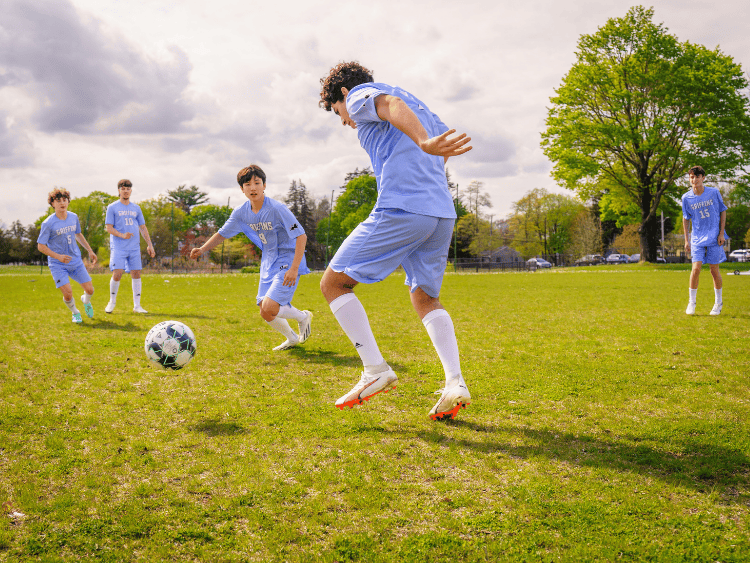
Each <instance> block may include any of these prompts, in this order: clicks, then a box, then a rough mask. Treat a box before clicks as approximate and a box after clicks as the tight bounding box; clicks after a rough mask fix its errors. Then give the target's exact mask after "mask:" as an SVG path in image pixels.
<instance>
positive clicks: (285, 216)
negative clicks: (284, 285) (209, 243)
mask: <svg viewBox="0 0 750 563" xmlns="http://www.w3.org/2000/svg"><path fill="white" fill-rule="evenodd" d="M241 232H242V233H245V234H246V235H247V237H248V238H249V239H250V240H251V241H252V242H253V244H255V245H256V246H258V247H259V248H260V249H261V259H260V275H261V278H262V279H263V280H265V281H269V280H270V279H271V278H273V277H274V276H275V275H276V274H278V273H279V272H280V271H282V270H287V269H289V267H290V266H291V265H292V262H293V261H294V249H295V246H296V244H297V237H299V236H300V235H304V234H305V230H304V229H303V228H302V225H301V224H300V222H299V221H297V219H296V218H295V217H294V214H292V212H291V211H289V209H288V208H287V207H286V205H284V204H283V203H280V202H278V201H276V200H275V199H271V198H270V197H267V196H266V197H265V198H264V200H263V205H262V206H261V208H260V211H258V213H254V212H253V208H252V203H251V202H250V201H249V200H248V201H246V202H245V203H243V204H242V205H240V206H239V207H238V208H236V209H235V210H234V211H232V214H231V215H230V217H229V220H228V221H227V222H226V223H224V226H223V227H222V228H221V229H219V234H220V235H221V236H223V237H224V238H232V237H233V236H235V235H236V234H239V233H241ZM298 272H299V274H300V275H303V274H309V273H310V270H309V269H308V268H307V262H306V260H305V257H304V256H303V257H302V262H300V265H299V270H298Z"/></svg>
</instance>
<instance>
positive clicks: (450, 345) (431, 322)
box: [422, 309, 463, 387]
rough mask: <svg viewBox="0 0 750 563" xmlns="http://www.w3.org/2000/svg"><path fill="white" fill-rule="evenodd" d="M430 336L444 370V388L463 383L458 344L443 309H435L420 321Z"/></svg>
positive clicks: (450, 321) (450, 322)
mask: <svg viewBox="0 0 750 563" xmlns="http://www.w3.org/2000/svg"><path fill="white" fill-rule="evenodd" d="M422 324H424V326H425V328H426V329H427V334H429V335H430V340H432V345H433V346H434V347H435V350H436V351H437V354H438V357H439V358H440V361H441V362H442V364H443V369H444V370H445V386H446V387H452V386H453V385H456V384H458V383H460V382H462V381H463V379H462V377H461V360H460V358H459V356H458V343H457V342H456V331H455V329H454V328H453V320H452V319H451V316H450V315H449V314H448V311H446V310H445V309H435V310H434V311H430V312H429V313H427V314H426V315H425V316H424V318H423V319H422Z"/></svg>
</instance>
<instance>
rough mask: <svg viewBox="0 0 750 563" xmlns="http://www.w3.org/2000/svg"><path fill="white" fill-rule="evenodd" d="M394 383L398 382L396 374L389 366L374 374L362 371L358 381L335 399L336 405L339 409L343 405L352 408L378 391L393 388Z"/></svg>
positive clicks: (384, 391) (386, 390)
mask: <svg viewBox="0 0 750 563" xmlns="http://www.w3.org/2000/svg"><path fill="white" fill-rule="evenodd" d="M396 383H398V376H397V375H396V373H395V372H394V371H393V370H392V369H391V368H388V370H387V371H384V372H381V373H376V374H374V375H366V374H365V373H363V374H362V377H361V378H360V380H359V383H357V384H356V385H355V386H354V387H353V388H352V390H351V391H349V392H348V393H347V394H346V395H344V396H343V397H340V398H339V399H338V401H336V406H337V407H338V408H340V409H341V410H344V407H349V408H350V409H351V408H354V405H361V404H362V403H364V402H365V401H369V400H370V399H371V398H373V397H374V396H375V395H377V394H378V393H387V392H388V391H390V390H391V389H394V388H395V387H396Z"/></svg>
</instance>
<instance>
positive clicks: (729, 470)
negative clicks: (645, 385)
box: [420, 419, 750, 491]
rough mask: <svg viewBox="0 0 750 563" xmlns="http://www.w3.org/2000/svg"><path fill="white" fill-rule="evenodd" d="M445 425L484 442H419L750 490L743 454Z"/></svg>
mask: <svg viewBox="0 0 750 563" xmlns="http://www.w3.org/2000/svg"><path fill="white" fill-rule="evenodd" d="M444 424H449V425H451V426H455V427H458V428H466V429H468V430H471V431H473V432H476V433H478V434H485V435H487V438H488V439H484V440H482V439H477V440H467V439H458V440H453V439H452V438H448V437H447V436H446V435H445V434H444V433H442V432H440V431H439V430H433V431H428V432H424V433H421V434H420V438H422V439H424V440H425V441H428V442H432V443H435V444H446V443H455V444H457V445H458V446H460V447H465V448H470V449H473V450H476V451H478V452H482V453H496V452H497V453H502V454H505V455H507V456H508V457H512V458H521V459H530V458H539V457H542V458H548V459H556V460H560V461H565V462H566V463H570V464H575V465H579V466H582V467H596V468H602V467H610V468H612V469H615V470H617V471H632V472H636V473H640V474H644V475H648V476H650V477H656V478H660V479H664V480H668V481H670V482H678V483H680V484H681V485H685V486H689V487H691V488H694V489H697V490H699V491H705V490H710V489H711V488H712V487H715V486H721V487H726V486H737V485H739V486H744V487H748V486H750V458H748V456H747V455H745V453H743V452H741V451H738V450H733V449H730V448H725V447H722V446H717V445H715V444H706V443H702V442H699V441H696V440H690V439H685V440H683V441H682V442H681V443H680V442H671V443H670V445H666V444H665V445H664V449H663V450H662V449H657V448H654V447H651V446H648V445H645V444H639V443H638V442H643V441H645V440H648V441H651V442H658V441H659V440H658V439H657V438H653V437H649V436H630V435H623V436H618V437H613V438H612V439H601V438H595V437H591V436H586V435H585V434H578V435H575V434H571V433H564V432H558V431H554V430H536V429H532V428H516V427H507V428H503V427H496V426H490V425H485V424H478V423H475V422H470V421H465V420H461V419H457V420H452V421H445V422H444ZM499 433H502V434H505V435H517V436H521V437H522V439H523V440H524V441H528V442H529V443H530V444H529V445H514V444H513V443H512V442H515V441H516V440H507V441H495V440H493V439H492V438H491V437H492V436H493V435H495V434H499ZM688 438H689V437H688ZM670 450H671V451H670ZM673 452H674V453H673Z"/></svg>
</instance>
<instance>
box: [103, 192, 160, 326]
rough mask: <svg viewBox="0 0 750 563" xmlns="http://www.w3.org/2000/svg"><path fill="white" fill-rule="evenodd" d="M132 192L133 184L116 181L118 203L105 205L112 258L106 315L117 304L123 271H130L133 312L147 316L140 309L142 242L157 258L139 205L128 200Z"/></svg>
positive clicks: (106, 226)
mask: <svg viewBox="0 0 750 563" xmlns="http://www.w3.org/2000/svg"><path fill="white" fill-rule="evenodd" d="M132 193H133V183H132V182H131V181H130V180H125V179H123V180H120V181H119V182H117V195H119V196H120V199H119V200H118V201H115V202H114V203H110V204H109V205H108V206H107V215H106V218H105V221H104V222H105V229H106V230H107V232H108V233H109V245H110V249H111V252H112V253H111V256H110V259H109V269H110V270H112V279H110V280H109V303H107V306H106V307H105V308H104V312H105V313H111V312H112V311H114V310H115V305H116V304H117V292H118V291H119V290H120V280H121V279H122V274H123V273H124V272H130V281H131V283H132V286H133V312H134V313H147V312H148V311H146V310H145V309H144V308H143V307H141V288H142V282H141V269H142V268H143V264H142V262H141V239H140V237H139V236H138V235H139V234H140V236H142V237H143V239H144V240H145V241H146V245H147V246H146V251H147V252H148V254H149V256H151V258H153V257H154V256H156V251H154V245H153V244H151V237H150V236H149V234H148V227H147V226H146V220H145V219H144V218H143V212H142V211H141V208H140V206H138V205H136V204H135V203H133V202H132V201H130V196H131V194H132Z"/></svg>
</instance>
